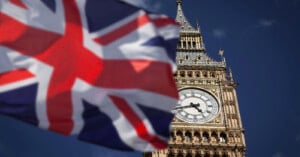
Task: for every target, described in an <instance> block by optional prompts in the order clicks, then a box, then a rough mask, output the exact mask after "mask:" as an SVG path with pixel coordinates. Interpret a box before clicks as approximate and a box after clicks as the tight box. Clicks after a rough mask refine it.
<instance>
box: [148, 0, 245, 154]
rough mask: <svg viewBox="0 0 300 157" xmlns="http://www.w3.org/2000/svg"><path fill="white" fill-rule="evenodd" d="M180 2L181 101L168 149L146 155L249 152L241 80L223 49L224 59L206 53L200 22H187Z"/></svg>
mask: <svg viewBox="0 0 300 157" xmlns="http://www.w3.org/2000/svg"><path fill="white" fill-rule="evenodd" d="M176 2H177V16H176V21H177V22H178V23H179V24H180V27H181V30H180V39H179V42H178V44H177V52H176V63H177V66H178V69H177V72H176V74H175V75H174V79H175V80H176V83H177V87H178V91H179V101H178V103H177V104H174V109H173V112H174V114H175V117H174V119H173V122H172V124H171V138H170V141H169V146H168V148H167V149H165V150H161V151H156V152H152V153H145V154H144V157H245V151H246V143H245V136H244V129H243V126H242V121H241V116H240V111H239V105H238V99H237V94H236V86H237V84H236V83H235V82H234V80H233V77H232V72H231V70H230V69H228V67H227V65H226V61H225V58H224V57H223V50H222V49H220V50H219V55H220V56H221V59H220V61H217V60H214V59H212V58H211V57H209V56H208V54H207V52H206V49H205V45H204V42H203V38H202V34H201V31H200V27H199V26H197V28H194V27H193V26H192V25H191V24H190V23H189V21H188V20H187V18H186V17H185V16H184V14H183V10H182V1H181V0H177V1H176Z"/></svg>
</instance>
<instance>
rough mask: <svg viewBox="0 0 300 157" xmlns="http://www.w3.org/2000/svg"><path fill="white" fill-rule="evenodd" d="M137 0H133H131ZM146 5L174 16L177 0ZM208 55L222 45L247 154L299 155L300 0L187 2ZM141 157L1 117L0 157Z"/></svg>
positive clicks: (155, 0) (189, 15) (251, 156)
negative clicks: (236, 86)
mask: <svg viewBox="0 0 300 157" xmlns="http://www.w3.org/2000/svg"><path fill="white" fill-rule="evenodd" d="M131 1H133V0H131ZM137 2H138V3H139V4H138V5H142V6H145V7H146V8H149V9H150V10H153V11H156V12H163V13H165V14H167V15H169V16H172V17H175V14H176V3H175V0H163V1H162V0H160V1H159V0H151V1H150V0H144V1H140V0H138V1H137ZM183 9H184V12H185V15H186V17H187V18H188V19H189V21H190V22H191V23H192V24H193V25H195V24H196V21H199V23H200V26H201V31H202V34H203V37H204V42H205V44H206V48H207V52H208V54H209V55H210V56H211V57H213V58H215V59H219V56H218V55H217V54H218V50H219V48H223V49H224V51H225V53H224V55H225V57H226V59H227V64H228V66H229V67H231V69H232V71H233V75H234V79H235V81H236V82H238V83H239V84H240V85H239V86H238V88H237V92H238V99H239V105H240V110H241V115H242V119H243V125H244V127H245V130H246V143H247V157H300V150H299V148H300V100H299V99H300V92H299V89H300V83H299V81H300V74H299V67H300V40H299V37H300V29H299V28H300V0H243V1H241V0H231V1H225V0H213V1H203V0H183ZM19 156H25V157H40V156H43V157H53V156H55V157H65V156H72V157H82V156H84V157H104V156H105V157H115V156H123V157H140V156H141V154H140V153H126V152H119V151H112V150H109V149H106V148H101V147H99V146H94V145H91V144H87V143H83V142H80V141H78V140H76V139H75V138H73V137H64V136H61V135H57V134H55V133H52V132H47V131H43V130H39V129H36V128H33V127H31V126H29V125H27V124H23V123H21V122H18V121H15V120H12V119H10V118H7V117H3V116H0V157H19Z"/></svg>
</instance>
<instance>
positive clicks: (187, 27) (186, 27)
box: [176, 0, 200, 32]
mask: <svg viewBox="0 0 300 157" xmlns="http://www.w3.org/2000/svg"><path fill="white" fill-rule="evenodd" d="M176 3H177V15H176V21H177V22H178V23H179V24H180V26H181V31H183V32H200V30H199V29H198V30H197V29H195V28H194V27H193V26H192V25H191V24H190V22H189V21H188V20H187V18H186V17H185V16H184V13H183V10H182V0H176Z"/></svg>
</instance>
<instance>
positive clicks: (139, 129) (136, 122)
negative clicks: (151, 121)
mask: <svg viewBox="0 0 300 157" xmlns="http://www.w3.org/2000/svg"><path fill="white" fill-rule="evenodd" d="M109 97H110V98H111V100H112V101H113V103H114V104H115V105H116V106H117V108H118V109H119V110H120V111H121V112H122V114H123V115H124V116H125V117H126V119H127V120H128V121H129V123H131V124H132V126H133V127H134V129H135V131H136V133H137V135H138V136H139V137H140V138H142V139H143V140H145V141H147V142H149V143H150V144H151V145H152V146H154V147H155V148H157V149H164V148H166V147H167V142H166V141H163V140H161V139H159V137H157V136H154V135H150V134H149V132H148V130H147V128H146V126H145V125H144V123H143V120H142V119H140V117H139V116H138V115H137V114H136V113H135V111H134V110H133V109H132V108H131V106H130V105H129V104H128V103H127V102H126V101H125V100H124V99H122V98H119V97H116V96H109Z"/></svg>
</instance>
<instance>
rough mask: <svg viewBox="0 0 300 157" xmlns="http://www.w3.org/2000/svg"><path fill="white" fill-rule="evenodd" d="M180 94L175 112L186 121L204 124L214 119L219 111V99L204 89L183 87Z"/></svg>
mask: <svg viewBox="0 0 300 157" xmlns="http://www.w3.org/2000/svg"><path fill="white" fill-rule="evenodd" d="M179 95H180V98H179V101H178V104H177V106H176V107H175V108H174V112H175V115H176V117H177V118H179V119H181V120H183V121H185V122H188V123H198V124H203V123H206V122H208V121H210V120H212V119H214V118H215V117H216V116H217V114H218V112H219V105H218V103H217V100H216V99H215V98H214V97H213V96H212V95H211V94H209V93H207V92H205V91H203V90H199V89H183V90H180V91H179Z"/></svg>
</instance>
